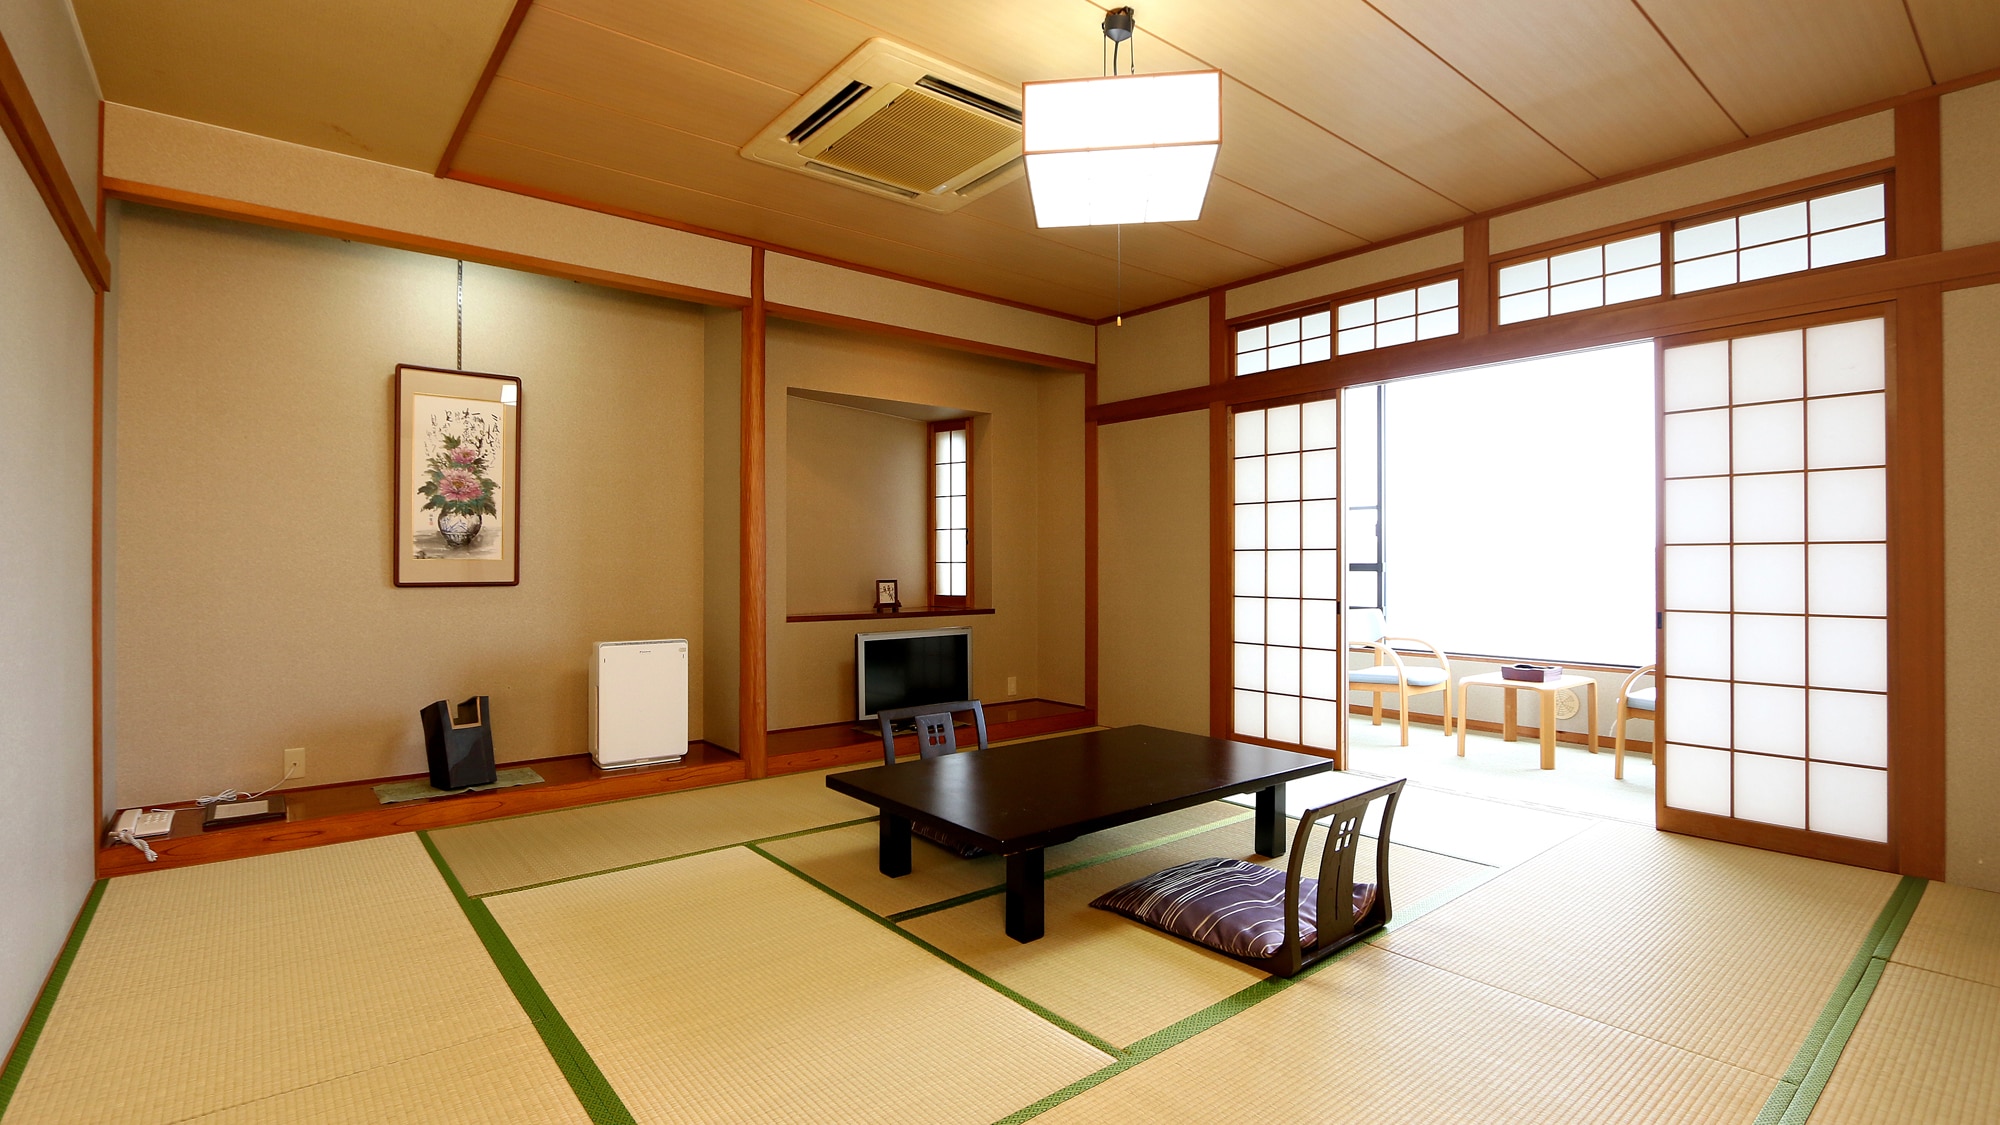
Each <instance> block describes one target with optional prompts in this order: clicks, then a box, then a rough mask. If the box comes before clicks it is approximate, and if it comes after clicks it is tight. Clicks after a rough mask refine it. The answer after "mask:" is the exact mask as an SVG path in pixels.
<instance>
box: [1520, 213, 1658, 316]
mask: <svg viewBox="0 0 2000 1125" xmlns="http://www.w3.org/2000/svg"><path fill="white" fill-rule="evenodd" d="M1498 281H1499V286H1498V290H1497V291H1498V293H1499V295H1500V323H1501V324H1514V323H1517V322H1520V321H1523V320H1536V319H1539V318H1541V317H1545V316H1561V315H1562V314H1563V313H1570V312H1580V311H1582V310H1584V309H1596V308H1602V307H1604V306H1605V305H1616V304H1620V303H1622V302H1625V301H1638V300H1643V299H1644V298H1647V297H1657V296H1659V295H1660V232H1659V231H1657V230H1649V231H1647V232H1646V233H1644V234H1641V235H1637V236H1635V237H1632V238H1621V239H1618V240H1616V241H1613V242H1605V243H1600V244H1598V245H1596V246H1586V247H1583V248H1582V249H1580V250H1565V251H1563V252H1562V253H1560V254H1551V255H1549V256H1548V257H1546V258H1536V259H1534V260H1532V261H1527V262H1518V263H1516V264H1514V265H1511V266H1503V267H1501V269H1500V276H1499V278H1498Z"/></svg>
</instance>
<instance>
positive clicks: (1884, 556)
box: [1806, 543, 1889, 617]
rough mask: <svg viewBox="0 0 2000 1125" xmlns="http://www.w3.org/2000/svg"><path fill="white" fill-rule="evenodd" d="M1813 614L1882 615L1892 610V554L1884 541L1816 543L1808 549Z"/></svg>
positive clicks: (1808, 607)
mask: <svg viewBox="0 0 2000 1125" xmlns="http://www.w3.org/2000/svg"><path fill="white" fill-rule="evenodd" d="M1806 565H1807V566H1809V567H1810V568H1811V573H1812V597H1811V598H1810V599H1809V600H1808V602H1807V606H1806V608H1807V610H1808V611H1809V612H1812V613H1826V614H1850V615H1854V616H1864V617H1882V616H1886V615H1887V614H1888V612H1889V555H1888V548H1887V547H1885V546H1883V545H1882V544H1880V543H1815V544H1813V545H1812V546H1810V547H1808V548H1806Z"/></svg>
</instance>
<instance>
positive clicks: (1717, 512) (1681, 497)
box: [1662, 477, 1796, 543]
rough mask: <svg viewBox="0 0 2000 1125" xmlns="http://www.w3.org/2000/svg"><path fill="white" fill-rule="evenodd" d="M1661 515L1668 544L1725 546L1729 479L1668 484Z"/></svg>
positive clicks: (1702, 478) (1727, 522)
mask: <svg viewBox="0 0 2000 1125" xmlns="http://www.w3.org/2000/svg"><path fill="white" fill-rule="evenodd" d="M1662 511H1663V512H1664V514H1665V524H1666V536H1667V540H1666V541H1667V542H1669V543H1727V542H1729V478H1728V477H1695V478H1693V479H1691V480H1670V481H1668V482H1666V488H1665V502H1664V504H1663V506H1662ZM1794 538H1796V537H1794Z"/></svg>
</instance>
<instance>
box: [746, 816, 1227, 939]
mask: <svg viewBox="0 0 2000 1125" xmlns="http://www.w3.org/2000/svg"><path fill="white" fill-rule="evenodd" d="M1252 815H1253V814H1252V813H1251V811H1250V810H1249V809H1245V808H1240V807H1238V806H1236V805H1231V804H1225V803H1222V802H1219V801H1218V802H1212V803H1210V804H1206V805H1197V806H1195V807H1194V808H1191V809H1183V810H1181V811H1180V812H1177V813H1170V814H1168V815H1166V816H1156V817H1153V818H1151V819H1149V820H1142V821H1138V822H1136V823H1133V824H1125V825H1120V826H1119V827H1117V828H1111V829H1106V830H1105V831H1103V832H1093V833H1091V834H1090V835H1088V836H1081V837H1078V838H1077V839H1075V840H1071V841H1070V842H1069V843H1067V844H1061V845H1058V846H1056V847H1053V848H1050V849H1048V851H1047V852H1046V853H1045V858H1044V860H1043V863H1044V865H1045V870H1049V871H1053V870H1055V869H1056V868H1059V867H1062V866H1064V865H1065V864H1071V863H1078V862H1082V861H1084V860H1088V859H1092V858H1095V857H1097V856H1101V855H1106V854H1108V853H1111V852H1115V851H1119V850H1121V849H1124V848H1130V847H1137V846H1141V845H1144V844H1146V843H1148V842H1150V841H1153V840H1161V839H1165V838H1166V837H1168V836H1172V835H1175V834H1177V833H1181V832H1188V831H1198V830H1200V829H1202V828H1204V827H1208V826H1211V825H1215V824H1219V823H1222V822H1225V821H1248V820H1249V819H1250V817H1251V816H1252ZM1244 831H1245V832H1246V836H1245V839H1248V836H1247V832H1248V829H1247V828H1246V829H1245V830H1244ZM879 841H880V832H879V830H878V828H877V826H876V825H875V824H873V823H869V824H857V825H854V826H852V827H849V828H835V829H832V830H829V831H826V832H814V833H812V834H811V835H808V836H795V837H793V838H791V839H789V840H777V841H774V842H772V843H769V844H765V845H763V848H764V850H765V851H767V852H770V853H771V854H772V855H774V856H777V857H778V858H779V859H782V860H784V861H785V862H786V863H789V864H791V865H792V866H794V867H796V868H798V869H799V870H801V871H803V872H805V873H806V874H808V875H810V876H812V877H813V878H815V879H818V880H819V881H820V882H822V883H825V884H826V885H827V886H829V887H831V888H833V889H834V890H836V891H839V892H840V893H841V894H843V895H846V896H847V897H848V898H851V899H853V900H854V901H855V902H857V903H860V904H861V905H862V906H865V907H867V908H868V909H870V910H873V911H874V912H876V913H877V914H884V915H887V914H895V913H898V912H900V911H904V910H912V909H915V908H916V907H919V906H927V905H930V904H931V903H935V902H943V901H944V900H946V899H950V898H956V897H957V896H959V895H963V894H970V893H972V892H974V891H979V890H984V889H987V888H990V887H998V886H1001V885H1002V884H1004V883H1005V882H1006V881H1007V865H1006V861H1004V860H1002V859H1001V858H1000V857H998V856H981V857H979V858H977V859H965V858H962V857H960V856H958V855H956V854H954V853H952V852H948V851H946V850H945V849H943V848H940V847H935V846H933V845H932V844H930V843H929V842H927V841H924V840H921V839H918V840H912V841H911V842H910V873H909V874H908V875H905V876H902V877H901V878H898V879H891V878H888V877H886V876H884V875H883V874H882V872H881V871H880V869H879V868H878V867H877V857H878V856H879V854H880V843H879Z"/></svg>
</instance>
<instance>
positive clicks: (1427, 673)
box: [1347, 664, 1451, 687]
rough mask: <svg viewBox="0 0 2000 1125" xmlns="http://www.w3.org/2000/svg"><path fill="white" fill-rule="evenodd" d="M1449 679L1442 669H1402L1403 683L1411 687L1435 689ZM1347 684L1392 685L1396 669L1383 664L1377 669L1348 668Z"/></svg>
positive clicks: (1449, 675)
mask: <svg viewBox="0 0 2000 1125" xmlns="http://www.w3.org/2000/svg"><path fill="white" fill-rule="evenodd" d="M1450 678H1451V673H1449V672H1446V671H1445V670H1444V669H1442V668H1405V669H1403V681H1404V682H1405V683H1407V684H1409V685H1410V686H1411V687H1436V686H1437V685H1438V684H1441V683H1444V682H1445V681H1446V680H1448V679H1450ZM1347 682H1348V683H1350V684H1393V683H1395V682H1396V669H1395V667H1394V666H1393V665H1389V664H1384V665H1382V666H1380V667H1377V668H1350V669H1348V670H1347Z"/></svg>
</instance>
